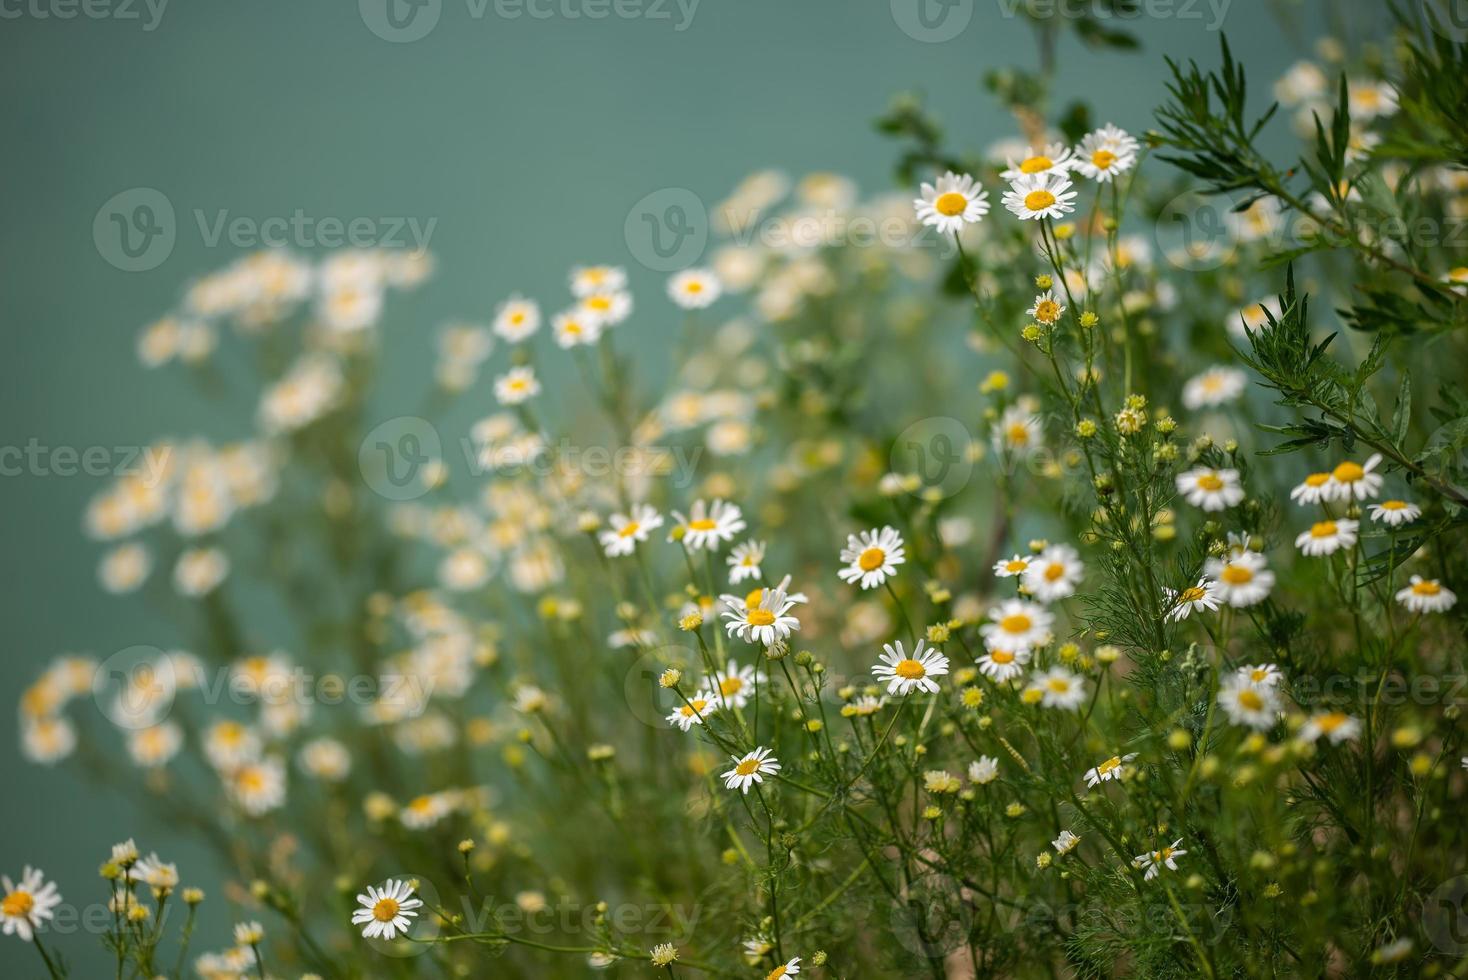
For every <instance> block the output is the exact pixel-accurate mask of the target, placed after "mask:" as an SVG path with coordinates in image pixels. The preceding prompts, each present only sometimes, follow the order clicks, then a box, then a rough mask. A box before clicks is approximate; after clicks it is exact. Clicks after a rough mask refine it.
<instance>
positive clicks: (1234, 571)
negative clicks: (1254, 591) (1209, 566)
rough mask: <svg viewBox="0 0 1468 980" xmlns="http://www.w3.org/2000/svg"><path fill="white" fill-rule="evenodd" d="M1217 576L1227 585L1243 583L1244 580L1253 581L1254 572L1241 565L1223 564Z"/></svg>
mask: <svg viewBox="0 0 1468 980" xmlns="http://www.w3.org/2000/svg"><path fill="white" fill-rule="evenodd" d="M1218 577H1219V578H1221V579H1223V580H1224V581H1225V582H1227V583H1228V584H1229V585H1243V584H1245V583H1246V582H1252V581H1254V573H1253V572H1251V571H1250V570H1249V569H1247V568H1245V567H1244V566H1243V565H1225V566H1223V571H1222V572H1220V573H1219V576H1218Z"/></svg>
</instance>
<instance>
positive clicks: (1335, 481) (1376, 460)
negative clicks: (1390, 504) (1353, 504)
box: [1325, 453, 1385, 500]
mask: <svg viewBox="0 0 1468 980" xmlns="http://www.w3.org/2000/svg"><path fill="white" fill-rule="evenodd" d="M1380 463H1381V453H1372V454H1371V457H1370V458H1369V459H1367V460H1366V464H1365V465H1364V466H1363V465H1361V464H1360V463H1353V462H1351V461H1350V460H1346V461H1345V462H1344V463H1341V464H1340V465H1339V466H1337V467H1336V468H1335V469H1333V470H1331V471H1330V483H1328V484H1326V491H1325V493H1326V497H1325V499H1327V500H1365V499H1366V498H1368V497H1374V496H1376V495H1377V494H1378V493H1380V492H1381V484H1382V482H1383V480H1384V479H1385V477H1383V476H1382V475H1381V474H1380V473H1376V472H1373V471H1374V470H1375V469H1376V467H1377V466H1378V465H1380Z"/></svg>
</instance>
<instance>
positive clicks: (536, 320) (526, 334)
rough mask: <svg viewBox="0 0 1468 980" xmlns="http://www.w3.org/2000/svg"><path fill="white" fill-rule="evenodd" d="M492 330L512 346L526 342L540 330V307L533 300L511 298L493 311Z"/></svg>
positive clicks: (517, 297)
mask: <svg viewBox="0 0 1468 980" xmlns="http://www.w3.org/2000/svg"><path fill="white" fill-rule="evenodd" d="M492 329H493V330H494V332H495V333H497V334H499V335H500V336H501V337H503V338H504V339H505V340H507V341H509V342H510V343H512V344H518V343H519V342H520V341H522V340H527V339H529V338H530V337H531V336H532V335H533V334H534V333H535V331H537V330H539V329H540V307H539V306H537V305H536V303H535V301H534V300H529V299H521V298H520V297H519V296H511V297H510V298H509V299H507V300H506V301H505V302H503V303H501V304H500V305H499V308H498V309H497V310H495V312H494V325H493V327H492Z"/></svg>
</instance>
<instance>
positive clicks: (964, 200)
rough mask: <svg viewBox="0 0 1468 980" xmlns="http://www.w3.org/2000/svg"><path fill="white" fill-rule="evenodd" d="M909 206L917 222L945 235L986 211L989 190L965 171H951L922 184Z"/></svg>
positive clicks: (987, 208) (978, 219) (972, 221)
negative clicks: (917, 194) (960, 172)
mask: <svg viewBox="0 0 1468 980" xmlns="http://www.w3.org/2000/svg"><path fill="white" fill-rule="evenodd" d="M912 205H913V208H914V209H915V210H916V211H917V218H918V221H920V222H922V223H923V224H924V225H927V226H928V227H930V228H936V229H938V232H939V234H943V235H948V234H952V233H954V232H957V231H958V230H959V229H960V228H962V227H963V226H964V225H966V224H973V223H975V222H977V221H980V220H982V219H983V217H984V215H986V214H988V213H989V192H988V191H986V190H984V189H983V188H982V187H980V186H979V184H978V182H977V181H975V180H974V179H973V178H972V177H970V176H969V175H968V174H956V173H954V172H953V171H951V170H950V171H948V172H947V173H945V174H944V175H943V176H941V177H939V178H938V180H937V181H936V182H935V183H932V184H927V183H925V184H923V185H922V188H921V190H920V196H919V197H917V198H914V199H913V202H912Z"/></svg>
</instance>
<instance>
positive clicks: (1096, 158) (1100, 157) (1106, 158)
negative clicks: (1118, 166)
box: [1091, 150, 1116, 170]
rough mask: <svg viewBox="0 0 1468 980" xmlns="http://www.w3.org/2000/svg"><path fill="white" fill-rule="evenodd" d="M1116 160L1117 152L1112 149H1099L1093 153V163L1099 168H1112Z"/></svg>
mask: <svg viewBox="0 0 1468 980" xmlns="http://www.w3.org/2000/svg"><path fill="white" fill-rule="evenodd" d="M1115 162H1116V154H1115V153H1112V152H1111V151H1110V150H1097V151H1096V152H1095V153H1092V154H1091V163H1092V164H1093V165H1095V167H1096V168H1097V169H1098V170H1110V169H1111V165H1112V164H1113V163H1115Z"/></svg>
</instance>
